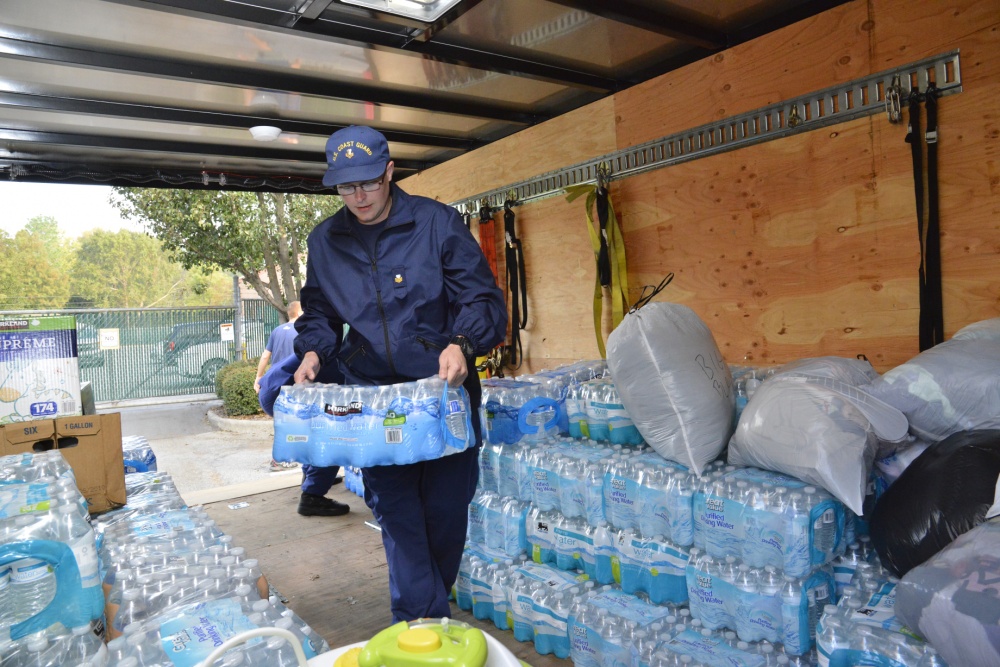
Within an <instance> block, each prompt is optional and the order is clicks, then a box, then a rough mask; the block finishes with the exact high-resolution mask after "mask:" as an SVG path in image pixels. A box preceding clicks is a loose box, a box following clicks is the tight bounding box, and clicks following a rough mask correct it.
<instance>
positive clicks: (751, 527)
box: [694, 466, 846, 577]
mask: <svg viewBox="0 0 1000 667" xmlns="http://www.w3.org/2000/svg"><path fill="white" fill-rule="evenodd" d="M845 512H846V510H845V508H844V505H843V504H842V503H841V502H840V501H838V500H837V499H835V498H834V497H833V496H831V495H830V494H829V493H827V492H826V491H824V490H822V489H819V488H817V487H813V486H807V485H806V483H805V482H802V481H800V480H797V479H794V478H791V477H788V476H785V475H781V474H779V473H774V472H770V471H766V470H759V469H757V468H742V467H736V466H727V467H726V468H725V469H724V470H718V469H717V470H714V471H712V472H711V473H710V474H708V475H706V476H705V477H704V478H703V481H702V483H701V484H700V485H699V486H698V489H697V490H696V491H695V493H694V545H695V546H697V547H698V548H700V549H704V550H705V551H706V552H708V553H709V554H710V555H712V556H715V557H723V558H724V557H725V556H728V555H738V556H739V557H740V558H741V559H742V560H743V561H745V562H746V563H747V564H748V565H751V566H753V567H764V566H766V565H772V566H774V567H776V568H778V569H779V571H782V572H784V573H786V574H789V575H791V576H793V577H804V576H806V575H808V574H809V573H810V572H811V571H812V570H813V569H814V568H816V567H818V566H820V565H824V564H826V563H830V562H832V561H833V560H834V559H835V558H836V557H837V556H839V555H840V554H842V553H844V549H845V547H846V544H845V539H844V530H845V516H846V514H845Z"/></svg>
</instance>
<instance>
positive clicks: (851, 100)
mask: <svg viewBox="0 0 1000 667" xmlns="http://www.w3.org/2000/svg"><path fill="white" fill-rule="evenodd" d="M930 83H934V85H935V86H937V88H938V90H939V91H940V94H941V95H950V94H952V93H959V92H961V91H962V76H961V71H960V69H959V59H958V51H957V50H955V51H950V52H948V53H944V54H941V55H938V56H934V57H932V58H926V59H924V60H918V61H917V62H914V63H910V64H909V65H905V66H903V67H898V68H895V69H891V70H886V71H884V72H879V73H878V74H873V75H871V76H867V77H864V78H861V79H857V80H855V81H852V82H849V83H844V84H841V85H839V86H833V87H830V88H826V89H824V90H820V91H817V92H814V93H809V94H806V95H802V96H799V97H797V98H795V99H793V100H788V101H784V102H778V103H776V104H771V105H768V106H766V107H762V108H760V109H757V110H755V111H750V112H747V113H744V114H740V115H738V116H733V117H731V118H727V119H725V120H722V121H718V122H715V123H709V124H708V125H701V126H699V127H696V128H693V129H690V130H685V131H683V132H678V133H676V134H672V135H669V136H666V137H663V138H661V139H656V140H654V141H649V142H646V143H644V144H639V145H638V146H633V147H631V148H626V149H623V150H620V151H617V152H615V153H611V154H608V155H604V156H601V157H598V158H594V159H593V160H588V161H587V162H583V163H580V164H576V165H573V166H570V167H565V168H563V169H560V170H558V171H551V172H549V173H546V174H542V175H540V176H536V177H534V178H531V179H529V180H526V181H521V182H520V183H514V184H512V185H507V186H504V187H502V188H497V189H495V190H490V191H489V192H483V193H481V194H478V195H476V196H474V197H468V198H466V199H463V200H460V201H457V202H452V203H451V206H454V207H455V208H457V209H458V210H459V212H461V213H472V212H475V211H478V210H479V209H480V207H482V206H484V205H488V206H489V207H490V208H502V207H503V205H504V202H505V201H507V200H511V199H513V200H514V202H516V203H517V204H524V203H526V202H530V201H537V200H539V199H544V198H546V197H552V196H555V195H558V194H560V193H562V192H563V191H564V190H565V188H567V187H569V186H573V185H581V184H584V183H596V182H597V172H598V169H600V168H601V167H602V166H603V168H604V169H606V170H607V171H606V173H607V174H608V179H609V180H616V179H620V178H625V177H626V176H632V175H635V174H641V173H643V172H646V171H652V170H654V169H660V168H662V167H669V166H671V165H674V164H680V163H681V162H688V161H690V160H697V159H699V158H703V157H707V156H709V155H716V154H718V153H724V152H726V151H732V150H736V149H738V148H743V147H744V146H750V145H753V144H759V143H763V142H765V141H771V140H772V139H780V138H781V137H787V136H789V135H792V134H798V133H800V132H809V131H811V130H816V129H819V128H821V127H828V126H830V125H834V124H837V123H843V122H846V121H849V120H854V119H856V118H861V117H864V116H870V115H872V114H875V113H878V112H880V111H887V112H889V113H890V121H891V122H895V121H896V119H893V117H892V113H891V111H892V107H893V105H894V103H895V104H896V105H897V109H898V103H899V101H900V100H902V104H903V105H904V106H905V104H906V99H907V98H908V96H909V95H910V93H911V91H914V90H916V91H917V92H918V93H924V92H925V91H926V90H927V86H928V85H929V84H930Z"/></svg>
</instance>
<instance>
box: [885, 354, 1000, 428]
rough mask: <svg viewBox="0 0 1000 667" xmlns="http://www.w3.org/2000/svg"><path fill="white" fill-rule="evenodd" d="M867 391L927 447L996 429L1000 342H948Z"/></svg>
mask: <svg viewBox="0 0 1000 667" xmlns="http://www.w3.org/2000/svg"><path fill="white" fill-rule="evenodd" d="M866 389H867V390H868V391H870V392H871V393H872V394H873V395H874V396H876V397H877V398H880V399H882V400H883V401H885V402H886V403H888V404H890V405H892V406H894V407H896V408H898V409H899V410H901V411H902V412H903V414H905V415H906V418H907V419H908V420H909V422H910V431H911V432H912V433H913V434H914V435H916V436H918V437H919V438H921V439H923V440H926V441H928V442H940V441H941V440H944V439H945V438H947V437H948V436H949V435H951V434H952V433H958V432H959V431H976V430H985V429H996V428H1000V341H997V340H989V339H954V338H953V339H952V340H947V341H945V342H943V343H940V344H939V345H935V346H934V347H932V348H931V349H929V350H925V351H924V352H921V353H920V354H918V355H917V356H915V357H914V358H913V359H910V360H909V361H907V362H906V363H904V364H902V365H900V366H897V367H896V368H894V369H892V370H891V371H889V372H887V373H886V374H885V375H883V376H882V377H881V378H879V379H878V380H876V381H875V382H873V383H872V384H871V385H869V386H868V387H867V388H866Z"/></svg>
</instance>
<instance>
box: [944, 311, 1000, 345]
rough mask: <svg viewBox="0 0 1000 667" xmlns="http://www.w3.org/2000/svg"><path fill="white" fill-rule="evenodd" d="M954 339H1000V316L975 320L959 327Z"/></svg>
mask: <svg viewBox="0 0 1000 667" xmlns="http://www.w3.org/2000/svg"><path fill="white" fill-rule="evenodd" d="M951 339H952V340H997V341H1000V317H994V318H993V319H991V320H982V321H981V322H973V323H972V324H969V325H967V326H964V327H962V328H961V329H959V330H958V331H957V332H956V333H955V335H954V336H952V337H951Z"/></svg>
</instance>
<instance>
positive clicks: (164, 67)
mask: <svg viewBox="0 0 1000 667" xmlns="http://www.w3.org/2000/svg"><path fill="white" fill-rule="evenodd" d="M4 54H5V55H10V56H18V57H21V58H29V59H35V60H46V61H51V62H59V63H70V64H73V65H76V66H86V67H99V68H102V69H109V70H116V71H121V72H129V73H141V74H151V75H155V76H168V77H172V78H176V79H183V80H188V81H205V82H210V83H216V84H220V85H226V86H241V87H247V88H260V89H270V90H280V91H283V92H288V93H299V94H301V95H313V96H316V97H322V98H327V99H346V100H353V101H362V102H372V103H375V104H386V105H392V106H401V107H409V108H413V109H423V110H425V111H435V112H439V113H445V114H453V115H457V116H471V117H474V118H484V119H491V120H499V121H504V122H508V123H517V124H522V125H531V124H534V123H538V122H541V121H544V120H548V118H549V115H548V114H541V113H534V112H527V111H522V110H518V109H515V108H511V107H500V106H497V104H496V103H495V102H494V103H478V102H470V101H468V100H465V99H455V98H451V97H442V96H438V95H423V94H420V93H413V92H409V91H404V90H387V89H382V88H379V87H378V86H377V85H370V84H369V85H365V84H358V83H352V82H344V81H331V80H330V79H324V78H321V77H314V76H307V75H304V74H296V73H290V72H289V73H282V74H274V73H271V72H260V71H255V70H252V69H249V68H245V67H239V66H237V65H235V64H229V65H204V64H201V63H197V62H191V61H181V60H175V59H167V58H151V57H147V56H139V55H137V54H134V53H126V52H111V51H104V52H98V51H91V50H89V49H80V48H75V47H67V46H56V45H52V44H41V43H38V42H31V41H25V40H20V39H11V38H8V37H0V55H4ZM331 91H336V95H331V94H330V93H331Z"/></svg>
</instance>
